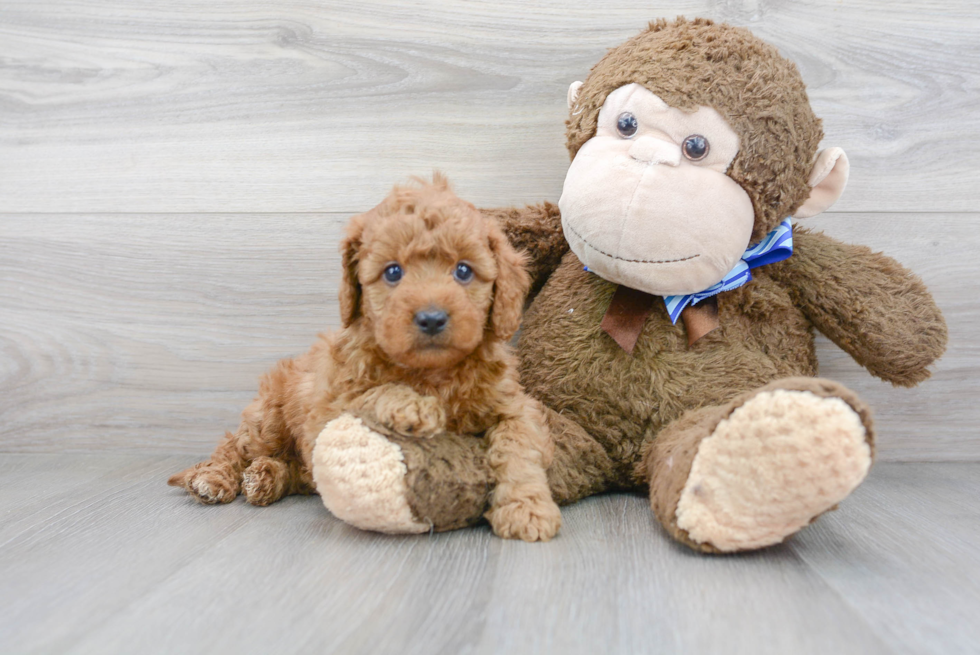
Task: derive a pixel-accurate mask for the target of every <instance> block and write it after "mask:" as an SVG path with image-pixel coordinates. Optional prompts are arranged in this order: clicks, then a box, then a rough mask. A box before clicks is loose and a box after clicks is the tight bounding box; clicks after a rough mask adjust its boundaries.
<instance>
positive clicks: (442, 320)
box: [415, 309, 449, 337]
mask: <svg viewBox="0 0 980 655" xmlns="http://www.w3.org/2000/svg"><path fill="white" fill-rule="evenodd" d="M448 322H449V315H448V314H447V313H446V312H444V311H442V310H441V309H425V310H422V311H421V312H418V313H417V314H415V324H416V325H417V326H419V330H421V331H422V332H424V333H425V334H428V335H429V336H430V337H432V336H435V335H437V334H439V333H440V332H442V331H443V330H445V329H446V323H448Z"/></svg>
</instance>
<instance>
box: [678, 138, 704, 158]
mask: <svg viewBox="0 0 980 655" xmlns="http://www.w3.org/2000/svg"><path fill="white" fill-rule="evenodd" d="M708 148H709V146H708V140H707V139H705V138H704V137H703V136H701V135H700V134H692V135H691V136H689V137H687V138H686V139H684V146H683V147H682V148H681V150H683V151H684V156H685V157H687V158H688V159H690V160H691V161H699V160H701V159H704V158H705V157H707V155H708Z"/></svg>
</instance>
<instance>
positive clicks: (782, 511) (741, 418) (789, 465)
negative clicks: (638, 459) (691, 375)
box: [677, 389, 871, 552]
mask: <svg viewBox="0 0 980 655" xmlns="http://www.w3.org/2000/svg"><path fill="white" fill-rule="evenodd" d="M870 467H871V449H870V447H869V446H868V444H867V442H866V441H865V430H864V426H863V425H862V423H861V419H860V418H859V416H858V415H857V413H856V412H855V411H854V410H853V409H852V408H851V406H850V405H848V404H847V403H846V402H844V401H843V400H841V399H840V398H821V397H819V396H817V395H815V394H812V393H810V392H807V391H790V390H785V389H778V390H776V391H768V392H764V393H760V394H758V395H756V396H753V397H752V398H751V399H749V400H748V402H746V403H745V404H744V405H742V406H741V407H739V408H738V409H736V410H735V411H734V412H732V414H731V415H730V416H729V417H728V418H727V419H725V420H723V421H722V422H721V423H719V424H718V426H717V427H716V428H715V430H714V432H713V433H712V434H711V435H710V436H709V437H707V438H705V439H704V441H702V442H701V445H700V446H699V448H698V454H697V456H696V457H695V459H694V463H693V465H692V467H691V475H690V477H689V478H688V480H687V483H686V484H685V486H684V490H683V491H682V492H681V497H680V501H679V502H678V505H677V525H678V527H680V528H682V529H684V530H686V531H687V533H688V534H689V535H690V537H691V539H693V540H694V541H696V542H698V543H710V544H711V545H713V546H715V547H716V548H718V549H719V550H721V551H726V552H730V551H736V550H747V549H753V548H761V547H764V546H769V545H772V544H776V543H779V542H781V541H783V540H784V539H785V538H786V537H788V536H790V535H791V534H793V533H795V532H796V531H798V530H799V529H800V528H803V527H804V526H806V525H808V524H809V523H810V522H811V521H812V520H813V519H814V518H816V517H817V516H818V515H820V514H822V513H823V512H825V511H827V510H829V509H830V508H832V507H834V505H836V504H837V503H839V502H840V501H841V500H843V499H844V498H845V497H847V495H848V494H849V493H851V491H853V490H854V489H855V488H856V487H857V486H858V485H859V484H860V483H861V481H862V480H864V478H865V476H866V475H867V473H868V470H869V469H870Z"/></svg>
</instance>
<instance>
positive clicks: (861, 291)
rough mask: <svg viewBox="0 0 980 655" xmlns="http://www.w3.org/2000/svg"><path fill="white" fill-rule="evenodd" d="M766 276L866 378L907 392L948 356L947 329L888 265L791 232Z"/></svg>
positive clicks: (914, 285)
mask: <svg viewBox="0 0 980 655" xmlns="http://www.w3.org/2000/svg"><path fill="white" fill-rule="evenodd" d="M793 242H794V253H793V256H792V257H790V258H789V259H787V260H785V261H783V262H779V263H778V264H773V265H771V266H770V267H769V268H770V269H771V270H770V274H771V275H772V276H773V278H775V279H776V280H778V281H780V283H782V284H783V285H784V286H785V287H786V288H787V289H788V290H789V291H790V293H791V294H792V295H793V297H794V300H795V301H796V303H797V305H798V306H799V307H800V308H801V309H802V310H803V312H804V313H805V314H806V315H807V317H808V318H809V319H810V320H811V321H812V322H813V324H814V325H815V326H816V327H817V329H818V330H820V331H821V332H823V333H824V334H825V335H827V338H829V339H830V340H831V341H833V342H834V343H835V344H837V345H838V346H840V348H841V349H843V350H844V351H845V352H847V353H848V354H849V355H850V356H851V357H853V358H854V359H855V360H856V361H857V362H858V363H859V364H861V365H862V366H864V367H865V368H867V369H868V371H869V372H871V374H873V375H876V376H878V377H880V378H881V379H883V380H887V381H888V382H891V383H892V384H893V385H895V386H900V387H911V386H915V385H916V384H918V383H919V382H922V381H923V380H925V379H926V378H928V377H929V375H930V371H929V370H928V366H929V365H930V364H932V363H933V362H934V361H935V360H936V359H938V358H939V356H940V355H942V354H943V351H944V350H945V349H946V340H947V332H946V321H945V320H944V319H943V315H942V312H940V311H939V308H938V307H937V306H936V302H935V300H933V298H932V295H931V294H930V293H929V290H928V289H926V286H925V284H923V282H922V280H920V279H919V278H918V277H917V276H916V275H915V274H913V273H912V272H911V271H909V270H908V269H906V268H905V267H903V266H902V265H901V264H899V263H898V262H896V261H895V260H894V259H892V258H890V257H886V256H885V255H883V254H881V253H875V252H872V251H871V249H869V248H867V247H865V246H857V245H850V244H845V243H841V242H840V241H837V240H836V239H832V238H831V237H828V236H826V235H825V234H823V233H821V232H809V231H808V230H805V229H797V230H796V231H795V232H794V234H793Z"/></svg>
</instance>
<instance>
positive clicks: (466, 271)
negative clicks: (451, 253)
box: [453, 262, 473, 284]
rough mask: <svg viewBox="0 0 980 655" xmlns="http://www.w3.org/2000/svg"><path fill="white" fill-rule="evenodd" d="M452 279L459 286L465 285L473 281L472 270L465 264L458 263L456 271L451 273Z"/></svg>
mask: <svg viewBox="0 0 980 655" xmlns="http://www.w3.org/2000/svg"><path fill="white" fill-rule="evenodd" d="M453 277H454V278H455V279H456V281H457V282H459V283H460V284H466V283H467V282H469V281H470V280H472V279H473V268H472V267H471V266H470V265H469V264H467V263H466V262H460V263H458V264H456V270H455V271H453Z"/></svg>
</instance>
